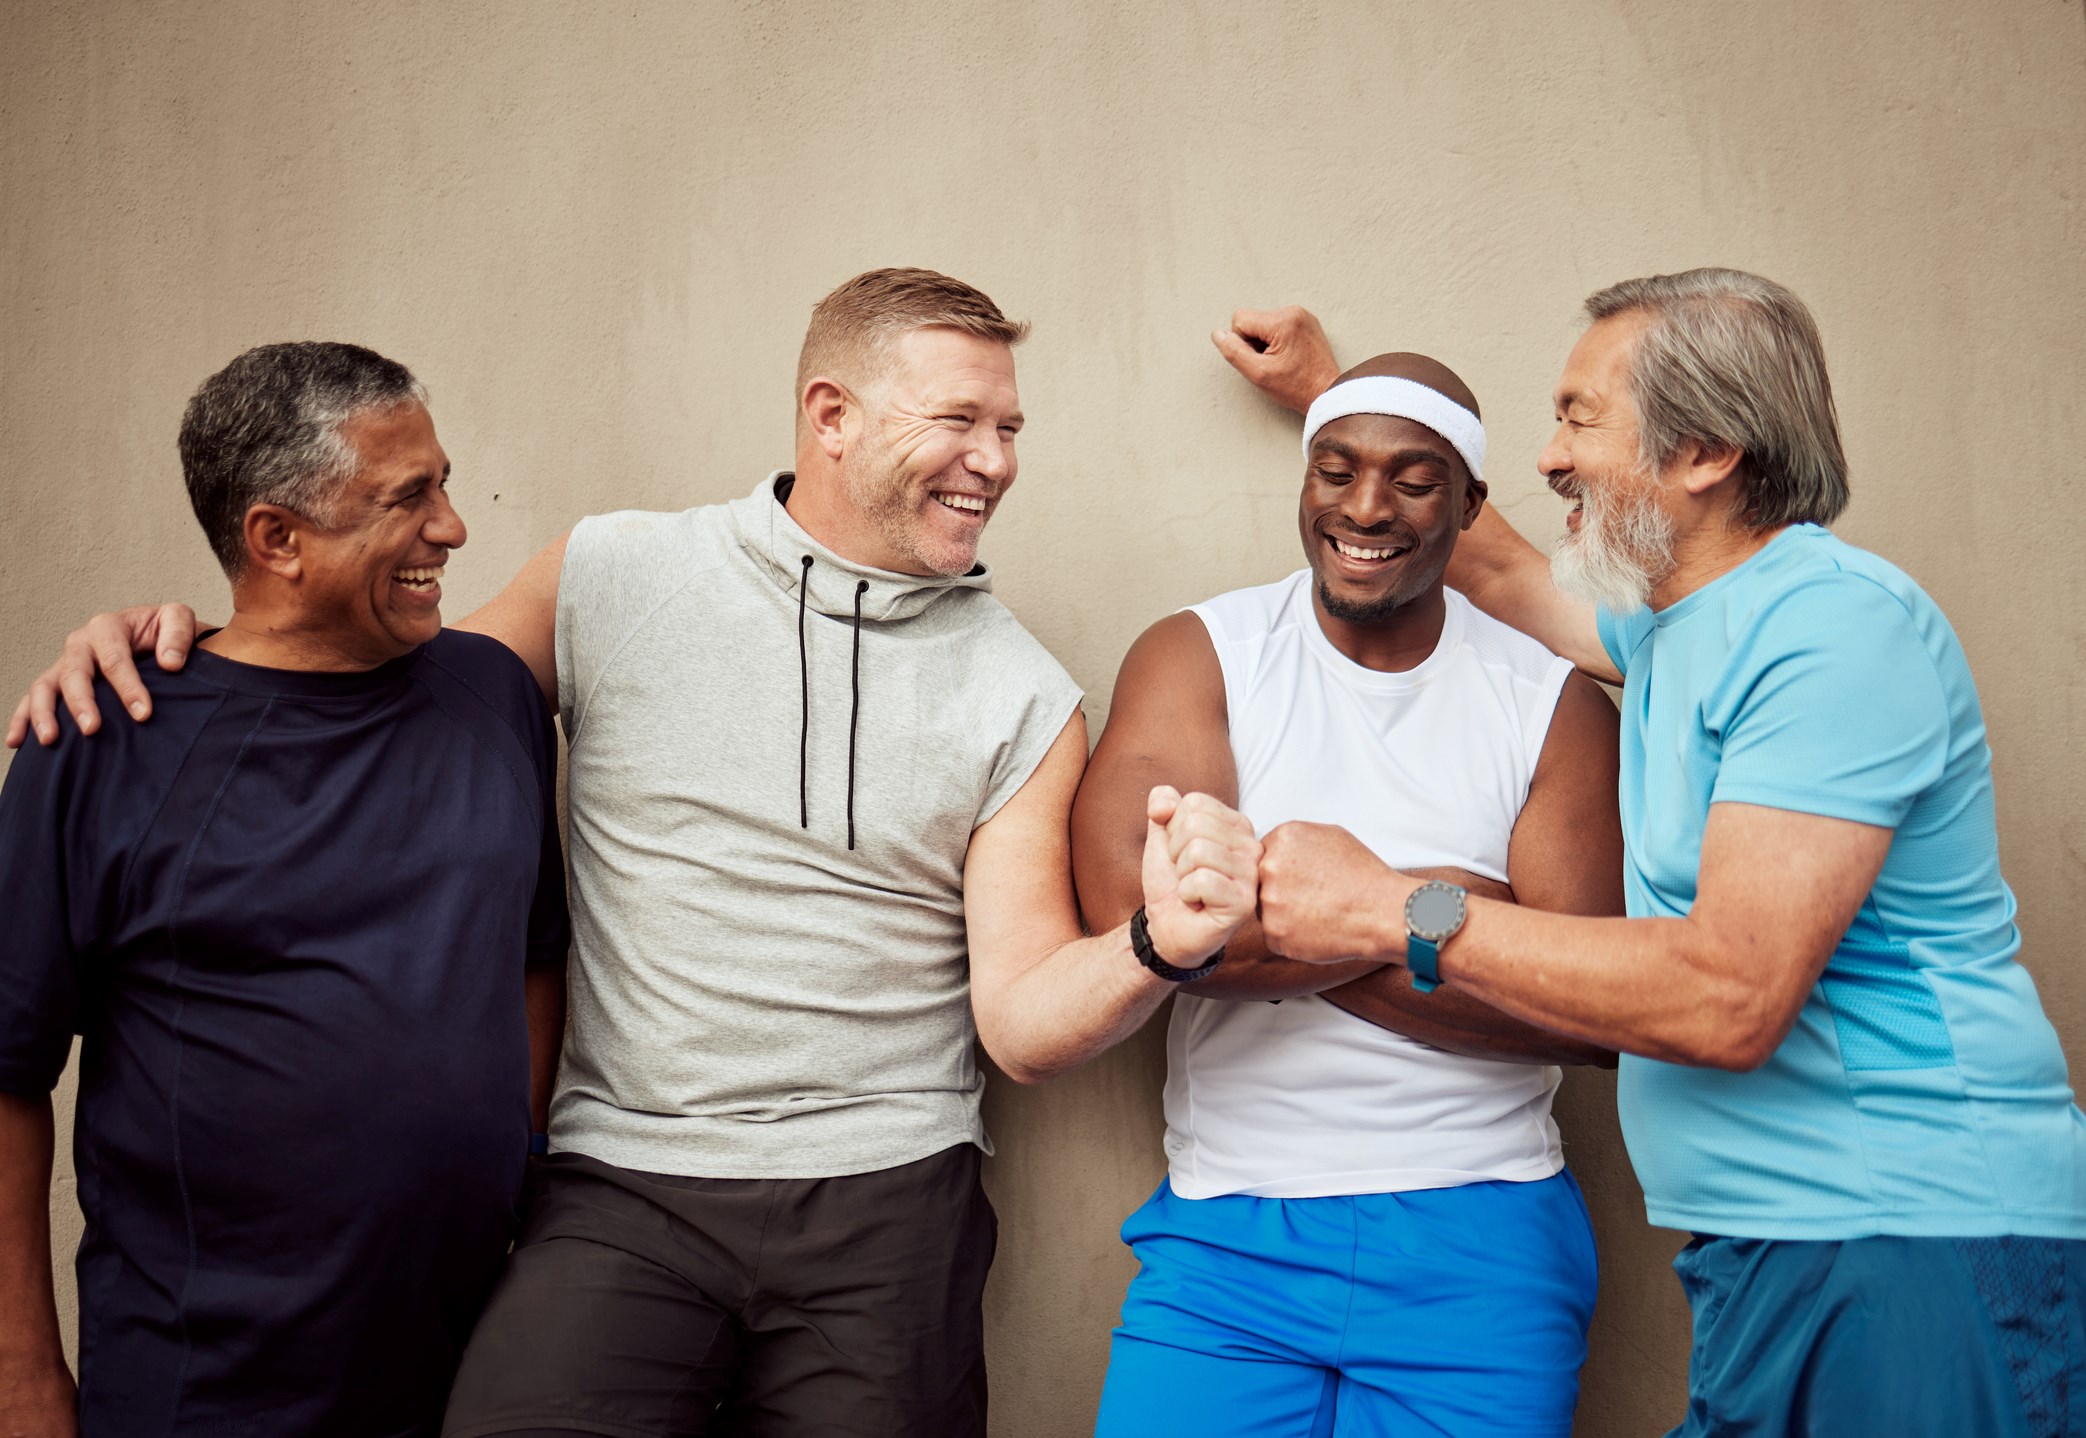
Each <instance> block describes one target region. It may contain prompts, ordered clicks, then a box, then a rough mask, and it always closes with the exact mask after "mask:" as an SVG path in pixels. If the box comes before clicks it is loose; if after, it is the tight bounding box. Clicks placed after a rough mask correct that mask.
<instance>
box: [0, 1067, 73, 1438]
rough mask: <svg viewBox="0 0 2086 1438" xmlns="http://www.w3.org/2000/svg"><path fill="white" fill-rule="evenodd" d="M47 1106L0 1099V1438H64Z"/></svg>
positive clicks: (66, 1389) (65, 1397) (65, 1402)
mask: <svg viewBox="0 0 2086 1438" xmlns="http://www.w3.org/2000/svg"><path fill="white" fill-rule="evenodd" d="M51 1147H52V1123H51V1100H50V1098H49V1097H48V1096H47V1095H39V1096H37V1097H35V1098H29V1097H25V1096H22V1095H19V1094H0V1433H5V1434H21V1435H23V1438H71V1435H73V1434H74V1433H76V1432H77V1425H76V1420H75V1418H74V1402H75V1400H74V1390H73V1381H72V1375H71V1373H69V1372H68V1371H67V1370H66V1367H65V1352H64V1348H63V1346H62V1345H61V1343H60V1341H59V1337H58V1305H57V1301H56V1299H55V1298H54V1297H53V1295H52V1292H51Z"/></svg>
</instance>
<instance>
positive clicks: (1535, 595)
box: [1443, 505, 1622, 684]
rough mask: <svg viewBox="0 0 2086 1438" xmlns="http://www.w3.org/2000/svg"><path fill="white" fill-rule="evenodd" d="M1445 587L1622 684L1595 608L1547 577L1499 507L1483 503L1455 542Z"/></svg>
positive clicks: (1541, 561) (1546, 568)
mask: <svg viewBox="0 0 2086 1438" xmlns="http://www.w3.org/2000/svg"><path fill="white" fill-rule="evenodd" d="M1443 578H1444V579H1445V580H1446V582H1447V583H1448V585H1449V587H1450V588H1452V589H1456V590H1459V591H1461V592H1462V594H1463V595H1464V597H1465V598H1467V599H1469V600H1470V602H1471V603H1472V604H1475V605H1476V606H1477V607H1478V608H1480V609H1482V610H1484V611H1485V612H1486V613H1487V614H1489V615H1491V616H1492V617H1493V618H1494V619H1497V620H1498V621H1499V622H1500V623H1502V624H1510V625H1512V626H1513V627H1514V628H1516V629H1518V630H1520V631H1521V632H1522V633H1523V634H1527V635H1530V636H1532V637H1534V638H1536V639H1539V640H1541V641H1542V642H1543V644H1544V646H1545V647H1546V648H1548V649H1549V650H1550V651H1551V652H1552V653H1553V654H1562V655H1563V656H1564V657H1565V658H1567V659H1569V660H1571V661H1572V663H1574V664H1576V665H1577V666H1578V667H1579V671H1580V672H1581V673H1583V674H1590V675H1592V676H1593V677H1594V678H1596V679H1598V680H1600V681H1601V682H1602V683H1603V684H1620V683H1622V672H1621V671H1620V670H1618V669H1617V668H1616V667H1615V661H1614V660H1613V659H1611V658H1609V657H1608V648H1607V646H1606V645H1604V644H1602V643H1601V632H1600V629H1599V628H1598V627H1597V626H1596V625H1595V623H1594V607H1593V606H1592V605H1591V604H1588V603H1587V602H1586V601H1585V600H1583V599H1574V598H1573V597H1572V596H1571V595H1569V594H1566V593H1565V592H1564V591H1563V590H1561V589H1559V588H1558V587H1557V586H1556V584H1554V583H1552V582H1551V579H1550V561H1549V560H1548V559H1547V558H1545V557H1544V555H1543V553H1542V551H1540V550H1538V549H1537V548H1536V547H1535V546H1534V545H1533V544H1530V543H1529V542H1528V541H1527V540H1526V539H1523V538H1522V537H1521V534H1520V532H1519V531H1517V530H1516V529H1515V528H1514V526H1513V525H1511V524H1509V523H1507V522H1506V520H1505V518H1504V517H1502V516H1501V514H1500V512H1499V510H1498V509H1497V508H1495V507H1494V506H1492V505H1487V506H1485V510H1484V512H1483V513H1481V514H1480V515H1478V518H1477V522H1476V523H1475V524H1473V525H1471V527H1470V528H1469V529H1467V530H1465V531H1464V532H1463V533H1462V535H1461V536H1459V537H1458V538H1457V540H1456V552H1455V553H1454V554H1452V555H1450V556H1449V567H1448V572H1447V573H1446V574H1445V575H1444V576H1443Z"/></svg>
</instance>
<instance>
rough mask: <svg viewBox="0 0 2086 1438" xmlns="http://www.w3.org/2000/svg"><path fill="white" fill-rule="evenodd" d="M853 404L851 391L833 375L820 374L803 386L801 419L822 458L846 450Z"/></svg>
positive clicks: (837, 457)
mask: <svg viewBox="0 0 2086 1438" xmlns="http://www.w3.org/2000/svg"><path fill="white" fill-rule="evenodd" d="M857 407H858V402H857V400H856V399H855V397H854V395H853V393H851V392H850V391H849V389H848V387H847V386H846V385H844V384H842V383H841V382H840V381H839V380H837V379H828V378H826V377H825V376H824V375H820V376H818V377H817V378H815V379H813V380H812V381H811V383H809V384H807V385H805V386H804V405H803V411H804V423H805V424H806V425H808V426H810V428H811V437H812V438H813V439H815V440H817V441H818V447H819V448H820V449H822V450H824V451H825V454H826V458H828V459H834V460H837V459H839V458H840V456H841V455H842V454H843V453H844V452H845V451H846V449H847V417H848V411H849V410H851V409H855V408H857Z"/></svg>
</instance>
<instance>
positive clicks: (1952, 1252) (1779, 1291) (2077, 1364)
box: [1668, 1237, 2086, 1438]
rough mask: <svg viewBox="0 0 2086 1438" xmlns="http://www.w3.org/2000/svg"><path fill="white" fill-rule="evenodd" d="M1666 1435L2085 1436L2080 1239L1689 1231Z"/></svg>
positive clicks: (2084, 1268) (2084, 1249) (2083, 1248)
mask: <svg viewBox="0 0 2086 1438" xmlns="http://www.w3.org/2000/svg"><path fill="white" fill-rule="evenodd" d="M1673 1268H1674V1271H1675V1272H1677V1273H1678V1274H1679V1275H1680V1281H1681V1286H1682V1287H1683V1288H1685V1289H1686V1290H1687V1294H1688V1303H1689V1306H1690V1307H1691V1308H1692V1309H1693V1310H1694V1315H1695V1340H1694V1344H1695V1347H1694V1353H1693V1355H1692V1357H1691V1358H1690V1361H1689V1364H1688V1417H1687V1421H1686V1422H1685V1423H1683V1424H1681V1425H1680V1427H1678V1428H1676V1429H1674V1430H1673V1432H1672V1433H1671V1434H1669V1435H1668V1438H1737V1435H1740V1434H1743V1435H1745V1438H2060V1435H2064V1438H2069V1435H2086V1240H2080V1239H2059V1238H1860V1239H1850V1240H1847V1241H1845V1242H1841V1243H1797V1242H1774V1241H1771V1240H1767V1239H1758V1238H1707V1237H1698V1238H1697V1239H1695V1241H1694V1242H1692V1243H1690V1244H1689V1245H1688V1246H1687V1247H1686V1248H1683V1249H1682V1250H1681V1251H1680V1256H1679V1257H1678V1258H1676V1259H1675V1260H1674V1261H1673Z"/></svg>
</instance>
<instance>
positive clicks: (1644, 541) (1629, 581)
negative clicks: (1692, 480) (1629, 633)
mask: <svg viewBox="0 0 2086 1438" xmlns="http://www.w3.org/2000/svg"><path fill="white" fill-rule="evenodd" d="M1632 479H1633V480H1634V481H1635V482H1634V483H1631V484H1630V485H1629V488H1628V489H1627V490H1625V491H1624V492H1623V493H1621V494H1616V495H1613V496H1612V497H1611V496H1610V493H1609V491H1608V490H1607V489H1606V488H1604V487H1603V486H1598V485H1595V486H1589V487H1587V488H1585V489H1583V490H1582V491H1581V492H1580V505H1581V509H1580V513H1579V530H1578V532H1577V533H1576V534H1575V533H1572V532H1571V531H1569V530H1567V531H1566V532H1565V536H1564V538H1563V539H1561V540H1559V541H1558V543H1557V548H1556V549H1554V550H1552V551H1551V554H1550V579H1551V582H1552V583H1554V584H1556V586H1557V587H1558V588H1559V589H1562V590H1563V591H1564V592H1565V593H1567V594H1569V595H1572V596H1573V597H1574V598H1578V599H1584V600H1588V601H1590V602H1591V603H1593V604H1596V605H1598V606H1600V607H1601V608H1602V609H1606V610H1608V611H1609V612H1610V613H1613V614H1628V613H1630V612H1631V611H1633V610H1637V609H1642V608H1643V607H1644V606H1645V605H1646V604H1647V603H1648V602H1650V599H1651V587H1652V586H1653V585H1654V584H1656V583H1658V582H1659V581H1660V580H1661V579H1664V578H1665V577H1666V576H1667V575H1668V574H1671V573H1672V572H1673V520H1672V518H1671V517H1670V516H1668V515H1667V513H1666V511H1665V510H1663V509H1661V508H1660V507H1659V502H1658V493H1657V489H1656V486H1655V484H1654V483H1652V482H1649V481H1648V478H1647V477H1646V476H1644V475H1642V474H1641V473H1640V474H1638V475H1634V476H1632Z"/></svg>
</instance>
